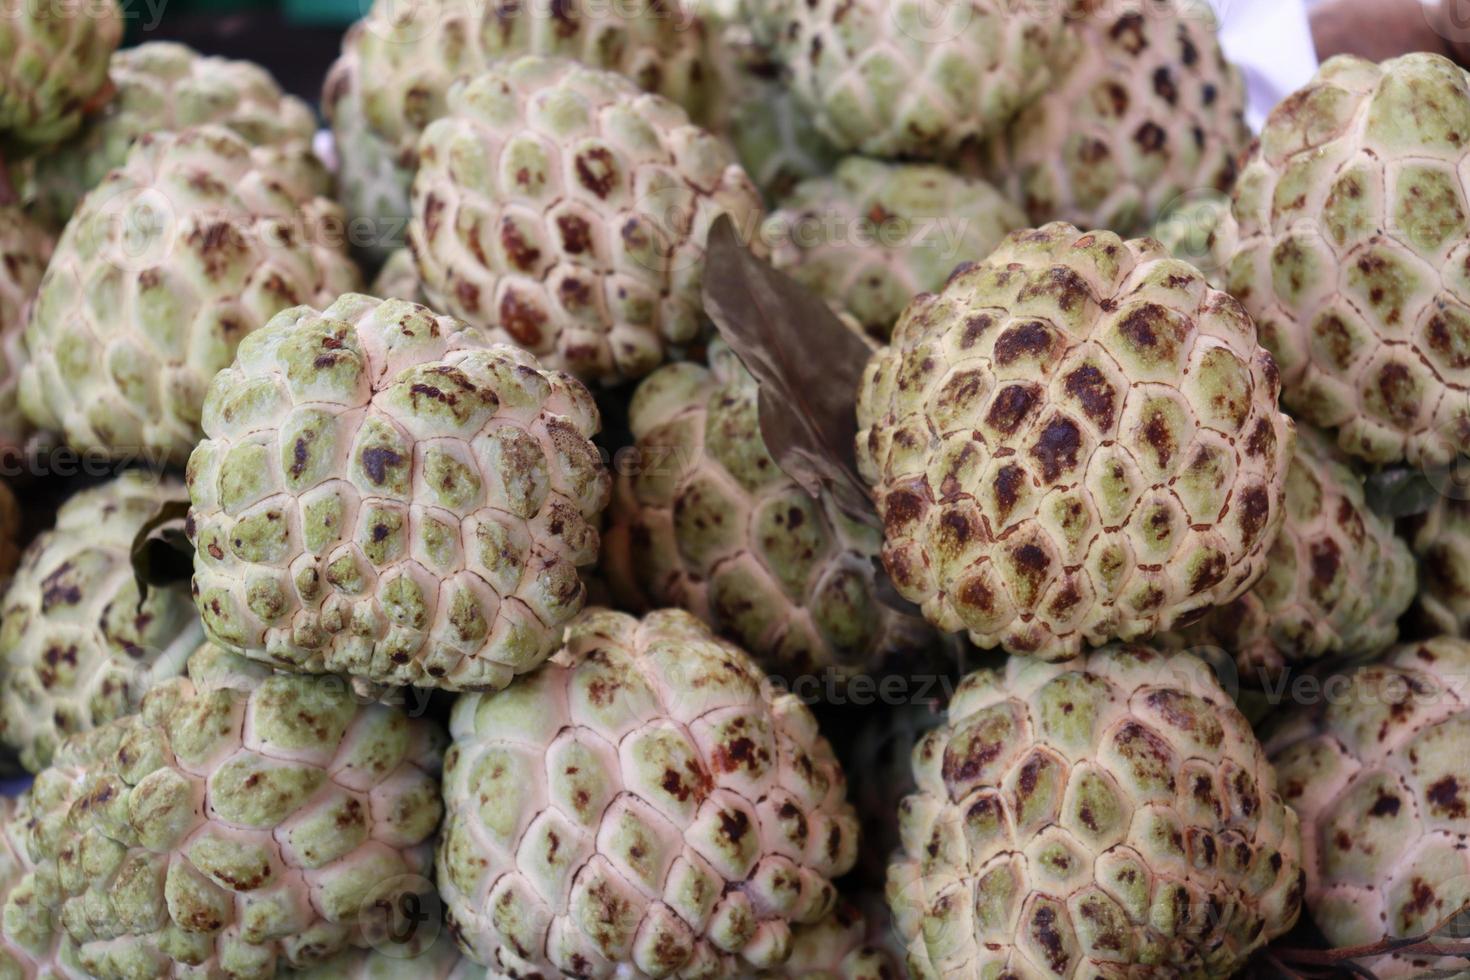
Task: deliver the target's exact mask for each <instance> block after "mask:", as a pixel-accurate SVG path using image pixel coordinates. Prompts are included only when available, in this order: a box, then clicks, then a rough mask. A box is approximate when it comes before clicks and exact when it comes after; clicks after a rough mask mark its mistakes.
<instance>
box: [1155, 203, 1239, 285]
mask: <svg viewBox="0 0 1470 980" xmlns="http://www.w3.org/2000/svg"><path fill="white" fill-rule="evenodd" d="M1149 236H1150V237H1152V238H1156V239H1158V240H1159V243H1160V244H1161V245H1163V246H1164V248H1166V249H1168V250H1169V254H1170V255H1172V256H1174V257H1175V258H1176V259H1182V260H1184V261H1185V262H1188V263H1189V264H1190V265H1192V266H1194V267H1195V268H1196V269H1198V270H1199V271H1200V272H1203V273H1204V274H1205V277H1206V278H1207V279H1209V281H1210V285H1211V286H1214V287H1215V288H1216V289H1223V288H1224V287H1225V266H1226V264H1227V263H1228V262H1229V260H1230V255H1231V253H1232V252H1233V251H1234V249H1235V220H1234V219H1233V218H1232V217H1231V216H1230V198H1229V197H1228V196H1226V195H1224V194H1217V193H1215V192H1213V191H1206V192H1203V193H1201V194H1196V195H1185V196H1184V197H1181V198H1178V199H1176V200H1175V201H1173V202H1171V203H1170V204H1169V205H1167V206H1166V207H1165V208H1164V210H1163V212H1162V213H1161V214H1160V215H1159V218H1158V220H1157V221H1155V222H1154V225H1153V227H1152V228H1150V229H1149Z"/></svg>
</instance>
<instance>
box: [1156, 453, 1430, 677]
mask: <svg viewBox="0 0 1470 980" xmlns="http://www.w3.org/2000/svg"><path fill="white" fill-rule="evenodd" d="M1285 510H1286V516H1285V518H1284V519H1283V520H1282V523H1281V531H1280V533H1278V534H1277V535H1276V540H1275V542H1274V543H1273V544H1272V545H1271V548H1270V550H1269V551H1268V552H1267V555H1266V571H1265V574H1263V575H1262V576H1261V577H1260V578H1259V579H1257V580H1256V584H1255V585H1253V586H1251V588H1250V591H1248V592H1246V593H1245V594H1244V595H1242V596H1240V597H1239V598H1238V599H1236V600H1234V601H1233V602H1230V603H1227V604H1225V605H1223V606H1217V607H1216V608H1214V609H1212V610H1210V611H1209V612H1208V613H1206V614H1205V617H1204V618H1203V619H1202V620H1200V621H1199V622H1198V623H1196V624H1194V625H1192V626H1189V627H1187V628H1186V629H1184V630H1182V631H1181V632H1180V633H1178V634H1177V635H1176V636H1175V637H1173V638H1172V639H1173V640H1174V641H1175V642H1177V643H1179V644H1182V645H1186V646H1191V645H1202V644H1208V645H1215V646H1219V647H1221V648H1223V649H1225V650H1227V651H1229V652H1230V653H1231V654H1233V655H1234V656H1235V661H1236V667H1237V669H1238V670H1239V672H1240V675H1241V678H1242V680H1243V681H1245V682H1247V683H1250V684H1252V685H1253V686H1267V685H1269V684H1270V683H1271V682H1273V681H1276V680H1278V679H1279V678H1280V677H1281V675H1282V673H1283V672H1284V671H1285V670H1286V669H1287V668H1288V667H1290V666H1293V665H1299V664H1303V663H1307V662H1310V661H1312V660H1316V659H1318V658H1320V657H1324V656H1329V655H1331V656H1337V657H1347V658H1354V659H1357V658H1365V657H1371V656H1374V655H1375V654H1378V653H1381V652H1382V651H1384V650H1386V649H1387V648H1388V647H1389V646H1391V645H1392V644H1393V642H1394V641H1395V640H1397V639H1398V619H1399V617H1400V616H1402V615H1403V614H1404V612H1405V611H1406V610H1407V609H1408V608H1409V604H1410V603H1411V602H1412V601H1413V600H1414V593H1415V576H1414V558H1413V556H1412V555H1411V554H1410V553H1409V548H1408V545H1406V544H1405V543H1404V541H1403V540H1402V539H1401V538H1399V537H1398V536H1397V535H1395V534H1394V529H1393V522H1392V521H1390V520H1388V519H1386V518H1384V517H1381V516H1380V515H1378V514H1376V513H1374V512H1373V511H1372V510H1371V509H1370V508H1369V506H1368V504H1367V501H1366V500H1365V499H1364V496H1363V480H1362V478H1361V477H1359V476H1358V475H1357V474H1356V473H1354V472H1353V471H1352V469H1351V468H1350V467H1349V465H1348V462H1347V459H1346V457H1345V456H1343V454H1342V453H1341V452H1339V451H1338V450H1337V448H1336V447H1335V446H1334V445H1333V444H1332V443H1331V441H1330V440H1328V439H1327V438H1326V437H1324V436H1323V435H1321V434H1320V433H1318V432H1316V431H1315V430H1313V429H1311V428H1308V427H1305V426H1303V427H1301V428H1299V429H1298V430H1297V443H1296V454H1295V455H1294V456H1293V457H1292V461H1291V466H1290V467H1289V468H1288V469H1287V471H1286V501H1285Z"/></svg>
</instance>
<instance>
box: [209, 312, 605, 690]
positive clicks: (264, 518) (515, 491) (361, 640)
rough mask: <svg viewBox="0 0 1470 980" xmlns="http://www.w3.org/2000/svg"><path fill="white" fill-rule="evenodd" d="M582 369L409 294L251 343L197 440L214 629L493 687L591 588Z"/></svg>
mask: <svg viewBox="0 0 1470 980" xmlns="http://www.w3.org/2000/svg"><path fill="white" fill-rule="evenodd" d="M598 425H599V416H598V413H597V408H596V406H595V405H594V404H593V401H592V397H591V395H589V394H588V392H587V389H586V388H584V387H583V386H582V385H581V383H580V382H578V381H577V380H576V379H574V378H572V377H570V376H568V375H565V374H562V373H560V372H557V371H548V370H544V369H542V368H541V367H540V366H539V365H538V364H537V363H536V359H535V358H534V357H532V356H531V355H530V354H527V353H526V352H525V351H522V350H520V349H518V348H515V347H511V346H508V345H500V344H493V343H491V342H490V341H488V340H487V339H486V338H485V336H484V335H483V334H481V333H480V332H478V331H476V330H474V329H473V328H470V327H468V326H466V325H465V324H463V323H460V322H459V321H457V320H454V319H453V318H451V317H445V316H439V315H438V314H435V313H433V312H432V311H430V310H428V309H426V308H425V307H422V306H417V305H414V304H412V303H407V302H404V301H402V300H379V299H375V298H373V297H370V296H362V295H356V294H349V295H346V296H343V297H342V298H340V299H339V300H337V302H336V303H334V304H332V306H330V307H328V308H327V309H326V310H324V311H322V312H317V311H316V310H313V309H311V308H309V307H296V308H295V309H291V310H286V311H285V312H283V313H281V314H279V315H278V316H276V317H275V318H274V319H273V320H272V321H271V322H270V323H269V324H267V325H266V326H265V327H264V328H262V329H261V330H258V331H256V332H255V333H253V334H251V335H250V336H249V337H247V338H246V339H245V340H244V341H243V342H242V343H241V344H240V349H239V352H238V354H237V357H236V359H235V363H234V364H233V365H232V366H231V367H229V368H226V369H225V370H223V371H221V372H220V373H219V374H218V375H217V376H216V377H215V379H214V383H213V384H212V385H211V386H210V389H209V396H208V398H207V399H206V400H205V405H204V431H205V439H204V441H203V442H201V443H200V444H199V446H198V448H196V449H195V450H194V454H193V456H191V457H190V459H189V469H188V482H189V495H190V499H191V502H192V509H191V511H190V526H191V535H192V539H193V541H194V545H195V560H194V594H195V599H196V601H197V602H198V605H199V609H200V612H201V614H202V616H203V618H204V625H205V628H206V630H207V631H208V633H209V635H210V636H211V638H213V639H214V640H215V641H216V642H218V643H219V644H221V645H222V646H225V647H227V648H229V649H231V650H234V651H236V652H239V653H243V654H245V655H246V656H249V657H252V658H255V659H258V660H263V661H265V662H266V663H270V664H274V665H276V666H280V667H283V668H285V669H290V670H304V671H311V672H321V671H331V672H335V673H341V674H348V675H350V676H352V677H354V678H360V679H363V680H366V681H371V682H376V683H385V684H417V685H421V686H426V687H438V688H445V689H449V690H487V689H488V690H493V689H498V688H501V687H504V686H505V685H506V684H508V683H509V682H510V680H511V678H512V677H514V676H515V675H516V674H521V673H525V672H526V671H529V670H532V669H534V668H535V667H537V666H538V665H539V664H540V663H541V662H542V661H544V660H545V659H546V658H547V657H548V656H550V655H551V653H552V651H553V650H555V649H556V647H557V645H558V644H559V642H560V637H561V630H562V627H563V625H564V624H565V623H566V622H567V621H568V620H570V619H571V618H572V617H573V616H574V615H575V614H576V613H577V612H578V611H579V610H580V609H581V607H582V603H583V597H584V594H585V590H584V588H583V585H582V583H581V581H580V579H579V578H578V574H577V567H578V566H579V565H590V564H592V563H593V562H595V561H596V558H597V549H598V534H597V526H596V522H597V519H598V515H599V514H600V513H601V511H602V509H603V508H604V507H605V506H606V504H607V498H608V494H609V478H608V475H607V471H606V470H605V469H604V468H603V465H602V460H601V458H600V457H599V456H598V453H597V448H596V447H595V446H594V445H593V444H592V442H591V437H592V435H593V434H594V433H595V432H596V431H597V428H598Z"/></svg>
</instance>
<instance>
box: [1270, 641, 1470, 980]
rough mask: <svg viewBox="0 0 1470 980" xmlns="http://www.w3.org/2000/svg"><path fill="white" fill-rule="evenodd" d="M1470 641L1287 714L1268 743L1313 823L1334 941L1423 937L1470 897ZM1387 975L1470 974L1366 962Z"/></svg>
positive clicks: (1397, 663)
mask: <svg viewBox="0 0 1470 980" xmlns="http://www.w3.org/2000/svg"><path fill="white" fill-rule="evenodd" d="M1467 674H1470V644H1467V643H1466V642H1465V641H1464V640H1458V639H1452V638H1448V637H1443V638H1439V639H1434V640H1429V641H1427V642H1424V643H1418V644H1406V645H1403V646H1399V647H1396V648H1395V649H1394V650H1392V651H1391V652H1390V653H1389V654H1388V655H1387V656H1386V657H1384V658H1383V659H1382V660H1381V661H1379V662H1377V663H1374V664H1370V665H1367V666H1361V667H1358V668H1356V669H1354V670H1353V671H1351V672H1350V673H1348V674H1346V675H1340V676H1339V677H1338V678H1336V680H1337V681H1339V682H1340V683H1338V684H1336V685H1335V686H1332V687H1324V689H1323V692H1322V696H1321V697H1319V698H1318V699H1317V700H1316V701H1315V702H1312V703H1299V704H1297V705H1294V706H1293V707H1291V708H1290V709H1289V710H1288V711H1287V712H1281V713H1278V714H1277V716H1276V719H1275V722H1274V727H1273V728H1272V729H1271V730H1270V731H1268V733H1267V734H1266V736H1265V740H1266V748H1267V749H1268V750H1269V751H1270V753H1271V761H1272V762H1273V763H1274V764H1275V766H1276V772H1277V778H1278V781H1279V782H1280V785H1281V793H1282V796H1283V797H1285V799H1286V802H1287V803H1288V804H1290V806H1291V807H1292V809H1294V810H1295V811H1296V812H1297V814H1298V815H1299V816H1300V817H1301V825H1302V866H1303V868H1304V869H1305V871H1306V906H1307V911H1308V913H1309V914H1310V915H1311V917H1312V921H1313V922H1315V923H1316V925H1317V927H1318V928H1319V929H1321V930H1322V934H1323V935H1324V936H1325V937H1326V939H1327V942H1328V944H1329V945H1331V946H1338V947H1341V946H1358V945H1371V944H1373V943H1376V942H1378V941H1380V940H1381V939H1385V938H1402V937H1407V936H1418V935H1422V934H1424V933H1426V932H1429V931H1430V930H1432V929H1434V928H1435V927H1436V926H1437V925H1439V923H1440V921H1441V920H1442V919H1444V918H1445V917H1446V916H1448V915H1450V914H1451V913H1452V912H1454V910H1455V909H1457V908H1460V907H1462V906H1464V905H1465V903H1466V902H1470V851H1467V850H1466V848H1465V842H1466V841H1467V840H1470V810H1467V804H1470V784H1467V780H1466V778H1465V746H1466V745H1470V698H1467V692H1466V688H1465V678H1466V676H1467ZM1359 965H1361V966H1362V967H1365V968H1367V969H1369V970H1372V971H1373V974H1374V975H1375V976H1378V977H1382V978H1384V980H1409V978H1412V977H1423V976H1428V975H1431V974H1434V973H1436V972H1437V971H1440V970H1443V971H1445V974H1446V975H1451V974H1454V973H1455V972H1456V971H1458V970H1463V969H1464V965H1465V961H1464V959H1463V957H1443V958H1437V957H1434V956H1428V955H1420V954H1407V953H1400V954H1394V955H1391V956H1384V957H1376V958H1370V959H1365V960H1363V961H1361V962H1360V964H1359Z"/></svg>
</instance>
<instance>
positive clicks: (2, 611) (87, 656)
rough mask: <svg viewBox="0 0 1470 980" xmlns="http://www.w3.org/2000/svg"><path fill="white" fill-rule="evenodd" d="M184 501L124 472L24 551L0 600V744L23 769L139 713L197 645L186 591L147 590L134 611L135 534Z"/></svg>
mask: <svg viewBox="0 0 1470 980" xmlns="http://www.w3.org/2000/svg"><path fill="white" fill-rule="evenodd" d="M183 497H184V488H183V487H182V486H181V485H180V484H179V483H178V481H177V480H174V479H172V478H160V477H156V476H153V475H151V474H149V473H146V472H143V471H141V470H130V471H128V472H125V473H124V474H123V475H121V476H119V477H117V478H116V479H114V480H112V481H110V482H108V483H105V484H103V485H101V486H98V487H94V488H92V489H90V490H83V491H82V492H80V493H78V494H76V495H75V496H73V497H72V498H71V499H69V500H67V502H66V503H64V504H62V505H61V509H60V510H59V511H58V512H57V515H56V526H55V527H54V528H52V529H51V530H49V531H43V532H41V534H40V536H38V537H37V538H36V540H35V541H33V542H31V544H30V546H29V547H28V548H26V550H25V552H24V554H23V555H22V556H21V562H20V567H19V569H18V570H17V571H16V573H15V577H14V578H13V579H12V580H11V581H10V587H9V589H8V590H6V592H5V597H4V599H3V600H0V742H4V743H5V744H6V745H8V746H10V747H11V748H13V749H15V750H16V751H17V753H18V754H19V756H20V761H21V764H22V765H24V766H25V767H26V768H27V769H29V770H31V771H32V772H35V771H37V770H38V769H41V768H42V767H44V766H46V765H48V764H49V763H50V761H51V755H52V753H53V752H55V750H56V746H57V743H59V742H60V741H61V740H62V739H63V738H65V737H66V736H67V735H70V734H72V733H74V732H85V731H88V730H90V729H92V728H94V727H95V726H97V725H100V724H102V723H104V722H109V721H112V720H113V719H115V718H120V717H122V716H123V715H127V714H131V713H133V712H134V711H136V710H137V709H138V704H139V702H140V701H141V700H142V698H143V695H144V694H146V693H147V691H148V689H149V688H150V687H152V686H154V685H156V684H158V683H160V682H162V681H164V680H167V679H169V678H171V677H174V676H176V675H177V674H178V673H179V672H180V671H181V670H182V669H183V667H184V660H185V658H186V657H187V656H188V655H189V653H190V652H192V650H193V649H194V647H195V646H197V645H198V643H199V640H200V638H201V635H202V633H201V630H200V626H199V616H198V614H197V613H196V612H195V611H194V607H193V604H192V603H191V602H190V600H189V594H188V592H187V591H186V590H184V589H183V588H181V587H177V588H150V589H149V590H148V595H147V597H146V598H143V599H142V601H141V604H140V601H139V600H140V596H139V594H138V585H137V581H136V579H135V578H134V576H133V567H132V561H131V550H132V545H133V538H134V537H135V536H136V535H137V533H138V531H139V530H140V529H141V528H142V527H143V525H144V524H145V523H147V522H148V521H149V520H151V519H152V518H153V517H154V516H155V515H157V514H158V512H159V511H160V509H161V508H162V507H163V505H164V504H166V503H168V502H170V501H175V500H181V499H182V498H183Z"/></svg>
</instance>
